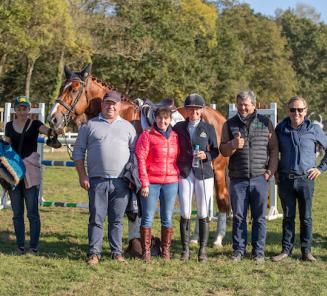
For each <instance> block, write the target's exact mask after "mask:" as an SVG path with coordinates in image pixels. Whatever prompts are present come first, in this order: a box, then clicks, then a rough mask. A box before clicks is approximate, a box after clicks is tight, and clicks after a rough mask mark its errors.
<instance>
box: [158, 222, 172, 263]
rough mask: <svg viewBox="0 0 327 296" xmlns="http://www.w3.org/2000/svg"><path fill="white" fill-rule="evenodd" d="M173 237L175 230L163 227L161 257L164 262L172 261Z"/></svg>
mask: <svg viewBox="0 0 327 296" xmlns="http://www.w3.org/2000/svg"><path fill="white" fill-rule="evenodd" d="M172 237H173V228H172V227H169V228H166V227H163V226H161V255H162V258H163V259H164V260H170V245H171V239H172Z"/></svg>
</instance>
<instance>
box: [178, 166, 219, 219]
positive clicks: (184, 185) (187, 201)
mask: <svg viewBox="0 0 327 296" xmlns="http://www.w3.org/2000/svg"><path fill="white" fill-rule="evenodd" d="M204 183H205V184H203V180H199V179H197V178H196V177H195V176H194V174H193V172H191V173H190V175H189V176H188V177H187V178H181V179H179V183H178V196H179V204H180V210H181V216H182V217H183V218H185V219H190V218H191V214H192V198H193V194H194V195H195V200H196V208H197V213H198V218H199V219H203V218H206V217H208V216H209V207H210V200H211V199H212V198H213V186H214V179H213V178H209V179H204Z"/></svg>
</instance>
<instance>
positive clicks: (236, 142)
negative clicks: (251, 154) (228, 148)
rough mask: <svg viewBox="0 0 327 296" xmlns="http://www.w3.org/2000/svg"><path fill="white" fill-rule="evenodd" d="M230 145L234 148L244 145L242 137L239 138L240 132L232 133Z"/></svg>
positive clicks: (240, 147)
mask: <svg viewBox="0 0 327 296" xmlns="http://www.w3.org/2000/svg"><path fill="white" fill-rule="evenodd" d="M232 145H233V148H234V149H242V148H243V147H244V138H241V133H240V132H237V133H236V134H235V135H234V139H233V140H232Z"/></svg>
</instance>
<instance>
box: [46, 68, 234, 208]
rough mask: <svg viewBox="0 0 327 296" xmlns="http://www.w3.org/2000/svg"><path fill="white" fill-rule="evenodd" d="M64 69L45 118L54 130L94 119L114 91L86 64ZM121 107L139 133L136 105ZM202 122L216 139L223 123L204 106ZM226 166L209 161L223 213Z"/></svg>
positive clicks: (226, 205)
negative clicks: (58, 89)
mask: <svg viewBox="0 0 327 296" xmlns="http://www.w3.org/2000/svg"><path fill="white" fill-rule="evenodd" d="M64 70H65V78H66V79H65V82H64V84H63V86H62V88H61V91H60V94H59V96H58V98H57V100H56V102H55V105H54V106H53V107H52V109H51V111H50V114H49V116H48V121H49V123H50V125H51V126H52V127H53V128H54V129H55V130H59V129H62V128H64V127H65V126H67V124H68V123H69V122H70V121H71V120H73V121H74V122H75V123H76V124H77V126H78V127H79V126H80V125H81V124H82V123H83V122H86V121H87V120H88V119H90V118H92V117H95V116H97V115H98V114H99V112H100V110H101V99H102V98H103V96H104V94H105V93H107V92H110V91H112V90H114V88H113V87H112V86H110V85H109V84H107V83H104V82H103V81H101V80H99V79H97V78H96V77H94V76H92V75H91V74H90V72H91V65H87V66H86V67H85V68H84V69H83V70H82V71H81V72H72V71H70V70H69V69H68V67H66V66H65V69H64ZM121 106H122V107H121V113H120V115H121V117H122V118H124V119H126V120H128V121H129V122H131V123H132V124H133V125H134V127H135V129H136V131H137V132H138V133H140V132H141V124H140V111H139V107H138V105H137V104H135V103H134V102H132V101H130V100H129V99H128V98H124V97H123V99H122V104H121ZM178 111H179V112H180V113H181V114H182V115H183V116H184V117H185V110H184V108H183V107H182V108H178ZM203 119H204V120H205V121H206V122H208V123H210V124H212V125H213V126H214V127H215V130H216V134H217V139H220V138H221V130H222V126H223V123H224V122H225V121H226V119H225V118H224V117H223V116H222V115H221V113H219V112H218V111H216V110H214V109H212V108H209V107H206V108H205V110H204V112H203ZM227 163H228V159H227V158H225V157H223V156H221V155H219V156H218V157H217V158H216V159H215V160H214V162H213V167H214V173H215V189H216V198H217V204H218V208H219V211H221V212H223V213H226V212H228V211H229V209H230V203H229V194H228V188H227V180H226V167H227Z"/></svg>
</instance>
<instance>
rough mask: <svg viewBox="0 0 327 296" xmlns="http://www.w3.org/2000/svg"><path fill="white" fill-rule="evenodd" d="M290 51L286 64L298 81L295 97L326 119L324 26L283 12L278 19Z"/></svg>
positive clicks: (326, 40) (326, 33) (326, 44)
mask: <svg viewBox="0 0 327 296" xmlns="http://www.w3.org/2000/svg"><path fill="white" fill-rule="evenodd" d="M278 22H280V23H281V25H282V28H283V35H284V36H285V37H286V38H287V41H288V44H287V47H288V48H289V50H291V52H292V55H291V57H290V60H291V62H292V66H293V68H294V70H295V72H296V78H297V81H298V89H297V93H298V94H299V95H302V96H304V97H305V98H306V99H307V100H308V102H309V105H310V109H311V111H316V112H318V113H321V114H322V115H323V116H324V117H326V116H327V111H326V102H327V26H326V25H325V24H323V23H319V24H317V23H315V22H313V21H312V20H310V19H307V18H299V17H298V16H296V15H295V14H294V13H293V12H292V11H290V10H288V11H285V12H284V13H283V14H282V15H281V16H280V17H279V19H278Z"/></svg>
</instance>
